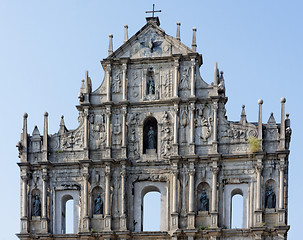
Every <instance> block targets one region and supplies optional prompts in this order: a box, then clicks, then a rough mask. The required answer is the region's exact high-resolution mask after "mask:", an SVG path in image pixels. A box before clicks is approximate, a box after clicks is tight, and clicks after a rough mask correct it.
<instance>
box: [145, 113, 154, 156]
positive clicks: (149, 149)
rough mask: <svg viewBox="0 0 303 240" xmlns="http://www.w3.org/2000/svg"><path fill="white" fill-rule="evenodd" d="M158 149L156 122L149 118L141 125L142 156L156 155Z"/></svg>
mask: <svg viewBox="0 0 303 240" xmlns="http://www.w3.org/2000/svg"><path fill="white" fill-rule="evenodd" d="M157 149H158V122H157V120H156V118H154V117H152V116H149V117H147V118H146V119H145V121H144V123H143V154H156V153H157Z"/></svg>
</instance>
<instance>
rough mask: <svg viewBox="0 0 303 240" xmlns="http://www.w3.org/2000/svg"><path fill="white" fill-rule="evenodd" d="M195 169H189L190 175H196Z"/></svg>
mask: <svg viewBox="0 0 303 240" xmlns="http://www.w3.org/2000/svg"><path fill="white" fill-rule="evenodd" d="M195 172H196V171H195V169H188V174H189V175H190V176H194V175H195Z"/></svg>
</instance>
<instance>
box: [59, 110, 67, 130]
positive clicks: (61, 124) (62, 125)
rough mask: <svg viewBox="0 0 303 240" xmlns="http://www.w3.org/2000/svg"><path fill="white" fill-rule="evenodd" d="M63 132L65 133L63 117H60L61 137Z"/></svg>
mask: <svg viewBox="0 0 303 240" xmlns="http://www.w3.org/2000/svg"><path fill="white" fill-rule="evenodd" d="M65 132H67V128H66V126H65V123H64V116H63V115H62V116H61V121H60V129H59V133H60V135H62V134H64V133H65Z"/></svg>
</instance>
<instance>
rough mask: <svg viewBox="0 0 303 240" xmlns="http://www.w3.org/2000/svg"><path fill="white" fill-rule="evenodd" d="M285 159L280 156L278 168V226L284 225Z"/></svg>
mask: <svg viewBox="0 0 303 240" xmlns="http://www.w3.org/2000/svg"><path fill="white" fill-rule="evenodd" d="M285 157H286V155H282V156H280V166H279V209H278V225H279V226H284V225H285V224H286V223H285V208H284V170H285Z"/></svg>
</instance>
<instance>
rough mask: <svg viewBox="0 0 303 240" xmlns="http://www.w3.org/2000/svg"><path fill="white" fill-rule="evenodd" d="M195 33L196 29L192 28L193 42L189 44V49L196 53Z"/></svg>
mask: <svg viewBox="0 0 303 240" xmlns="http://www.w3.org/2000/svg"><path fill="white" fill-rule="evenodd" d="M196 33H197V28H195V27H193V41H192V44H191V48H192V50H193V51H195V52H196V51H197V42H196Z"/></svg>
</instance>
